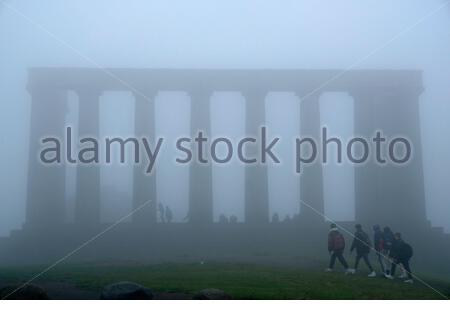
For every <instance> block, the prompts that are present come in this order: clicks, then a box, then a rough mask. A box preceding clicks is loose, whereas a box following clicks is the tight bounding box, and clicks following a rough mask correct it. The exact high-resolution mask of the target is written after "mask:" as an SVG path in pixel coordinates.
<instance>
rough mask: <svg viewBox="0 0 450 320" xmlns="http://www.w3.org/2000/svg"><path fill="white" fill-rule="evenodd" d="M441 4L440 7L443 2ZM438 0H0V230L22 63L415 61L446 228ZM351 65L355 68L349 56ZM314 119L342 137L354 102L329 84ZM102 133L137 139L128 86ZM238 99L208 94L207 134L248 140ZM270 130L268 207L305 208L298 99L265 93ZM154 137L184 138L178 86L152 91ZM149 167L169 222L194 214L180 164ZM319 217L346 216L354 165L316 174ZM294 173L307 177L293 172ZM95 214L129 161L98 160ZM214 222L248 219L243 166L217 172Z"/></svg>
mask: <svg viewBox="0 0 450 320" xmlns="http://www.w3.org/2000/svg"><path fill="white" fill-rule="evenodd" d="M447 3H448V2H447ZM444 4H445V1H441V0H427V1H418V0H417V1H416V0H398V1H387V0H386V1H380V0H377V1H375V0H370V1H358V0H353V1H350V0H347V1H332V0H329V1H286V0H266V1H242V0H228V1H222V2H216V1H206V0H204V1H198V0H191V1H183V0H179V1H172V0H168V1H144V0H139V1H138V0H134V1H127V2H125V1H111V0H108V1H106V0H98V1H86V0H77V1H75V0H67V1H57V0H41V1H25V0H17V1H14V0H6V1H1V5H0V108H1V117H0V145H1V150H2V151H1V158H0V208H1V210H0V212H1V215H0V235H3V236H4V235H8V234H9V232H10V231H11V230H13V229H17V228H20V227H21V225H22V223H23V222H24V217H25V206H26V203H25V201H26V183H27V182H26V177H27V163H28V139H29V125H30V121H29V117H30V97H29V95H28V93H27V90H26V84H27V69H28V68H30V67H91V68H99V67H111V68H121V67H129V68H201V69H208V68H214V69H236V68H240V69H346V68H348V67H352V68H354V69H417V70H423V71H424V73H423V77H424V79H423V80H424V87H425V91H424V93H423V94H422V96H421V100H420V104H421V126H422V138H423V159H424V166H425V187H426V208H427V215H428V218H429V219H430V221H431V222H432V224H433V225H434V226H440V227H444V228H445V229H446V230H447V231H450V196H449V194H448V192H449V190H450V170H449V169H448V165H449V163H450V144H449V136H450V126H448V123H449V120H450V5H447V6H443V5H444ZM355 63H356V64H355ZM320 102H321V122H322V124H324V125H326V126H328V127H329V128H330V132H332V133H334V134H336V135H339V136H342V137H350V136H351V135H352V132H353V118H352V117H353V99H352V98H351V97H350V96H349V95H348V94H347V93H346V92H328V93H326V94H324V95H322V97H321V99H320ZM77 103H78V102H77V97H76V96H75V95H71V96H70V99H69V113H68V115H67V121H68V123H69V124H70V123H72V124H73V125H74V127H76V123H77V115H76V106H77ZM100 104H101V121H100V133H101V135H105V136H106V135H120V136H130V135H133V126H134V124H133V121H134V120H133V119H134V111H133V106H134V101H133V96H132V94H131V93H130V92H114V93H112V92H111V93H105V94H103V95H102V97H101V100H100ZM244 104H245V101H244V98H243V97H242V95H241V94H239V93H238V92H216V93H215V94H214V95H213V97H212V99H211V110H212V135H213V136H227V137H230V138H231V139H234V140H236V139H238V138H240V137H242V136H243V135H244V125H245V119H244ZM266 108H267V127H268V128H269V131H270V132H269V134H270V135H271V136H280V137H282V138H284V139H283V140H282V142H281V144H280V145H279V146H278V147H277V150H278V152H279V153H280V155H281V156H282V157H283V155H284V157H283V162H282V163H281V164H280V165H275V166H272V167H271V168H270V169H269V186H270V187H269V191H270V199H269V200H270V201H269V202H270V212H271V214H272V213H275V212H277V213H278V214H279V215H280V217H281V219H284V217H285V216H286V215H290V216H292V215H293V214H296V213H298V212H299V210H300V203H299V201H298V195H299V189H298V188H299V187H304V186H299V184H298V181H299V176H298V175H296V174H294V169H293V168H294V163H293V161H292V160H293V159H292V157H291V156H290V154H291V153H292V139H291V138H292V137H293V136H296V135H298V134H299V121H298V119H299V117H300V116H299V110H298V97H297V96H295V95H294V94H292V93H289V92H271V93H270V94H269V95H268V97H267V99H266ZM156 118H157V122H156V132H157V135H158V136H163V137H165V138H166V139H167V140H168V141H171V140H174V139H176V138H177V137H179V136H182V135H188V134H189V133H190V127H189V98H188V96H187V95H186V94H185V93H184V92H160V93H159V94H158V96H157V97H156ZM161 152H162V154H161V156H160V158H159V160H158V163H157V167H156V169H155V170H156V174H157V185H158V201H159V202H161V203H162V204H163V205H168V206H170V207H171V209H172V210H173V213H174V220H176V221H183V219H184V218H185V217H186V214H187V210H188V201H189V197H188V194H189V193H188V186H189V183H188V178H189V173H188V167H187V166H180V165H176V164H175V163H174V161H173V159H174V151H173V150H172V149H170V148H166V149H163V150H162V151H161ZM75 176H76V172H75V168H73V167H72V168H71V167H69V168H68V169H67V177H68V179H67V190H68V196H67V198H68V199H67V200H68V201H67V206H68V210H67V212H68V217H67V219H68V221H70V219H73V213H74V196H75V180H74V179H75ZM324 177H325V185H324V190H325V213H326V215H328V216H329V217H331V218H333V219H336V220H345V221H349V220H352V219H354V210H355V208H354V182H353V181H354V171H353V169H352V167H351V166H350V165H349V164H344V165H336V164H329V165H326V166H325V169H324ZM300 179H301V178H300ZM101 181H102V194H101V197H102V202H101V203H102V204H101V206H102V208H101V219H102V220H103V221H115V220H117V219H119V218H120V217H121V216H124V215H126V214H127V213H128V212H129V211H130V210H131V209H132V204H131V197H132V195H131V192H132V190H131V188H132V167H131V166H127V165H119V164H112V165H108V166H104V167H102V169H101ZM213 185H214V217H215V219H217V218H218V216H219V215H220V214H226V215H232V214H233V215H236V216H237V217H238V220H240V221H242V220H243V217H244V216H243V214H244V213H243V211H244V195H243V194H244V167H243V166H242V165H241V164H239V163H237V162H232V163H231V164H227V165H217V166H214V168H213Z"/></svg>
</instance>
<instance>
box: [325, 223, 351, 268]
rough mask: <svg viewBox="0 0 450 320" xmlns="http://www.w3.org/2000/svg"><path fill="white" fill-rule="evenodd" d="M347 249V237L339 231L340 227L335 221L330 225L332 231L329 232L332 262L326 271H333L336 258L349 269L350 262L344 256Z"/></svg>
mask: <svg viewBox="0 0 450 320" xmlns="http://www.w3.org/2000/svg"><path fill="white" fill-rule="evenodd" d="M344 249H345V239H344V236H343V235H342V233H340V232H339V230H338V228H337V227H336V225H335V224H334V223H332V224H331V225H330V231H329V232H328V252H329V253H330V264H329V266H328V268H327V269H325V271H326V272H331V271H333V268H334V263H335V262H336V259H338V260H339V262H340V263H341V264H342V265H343V266H344V268H345V269H346V271H348V270H349V269H348V264H347V261H345V258H344V256H343V253H344Z"/></svg>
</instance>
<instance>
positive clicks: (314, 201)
mask: <svg viewBox="0 0 450 320" xmlns="http://www.w3.org/2000/svg"><path fill="white" fill-rule="evenodd" d="M319 98H320V94H319V93H315V94H312V95H309V96H307V97H306V98H305V99H303V100H301V103H300V136H301V137H302V138H306V137H309V138H313V139H314V141H315V142H316V145H317V159H316V161H315V162H313V163H311V164H310V165H308V166H304V168H303V169H302V173H301V175H300V184H301V187H300V212H301V215H302V218H303V220H304V221H305V223H306V224H307V225H311V226H313V225H314V226H315V225H318V224H319V223H320V222H323V221H324V217H323V215H324V214H325V212H324V195H323V173H322V162H321V157H320V154H321V148H320V141H321V126H320V102H319Z"/></svg>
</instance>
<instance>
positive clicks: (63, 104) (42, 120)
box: [25, 86, 67, 230]
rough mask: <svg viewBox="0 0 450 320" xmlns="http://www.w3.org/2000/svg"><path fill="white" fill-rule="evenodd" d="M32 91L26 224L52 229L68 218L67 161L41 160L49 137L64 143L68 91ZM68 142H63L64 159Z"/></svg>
mask: <svg viewBox="0 0 450 320" xmlns="http://www.w3.org/2000/svg"><path fill="white" fill-rule="evenodd" d="M29 92H30V94H31V118H30V141H29V162H28V184H27V209H26V222H25V226H26V227H31V228H36V227H37V228H44V229H46V230H47V229H49V228H52V227H55V226H57V225H59V224H61V223H62V222H63V221H64V218H65V210H66V208H65V179H66V171H65V166H64V164H63V163H60V164H43V163H42V162H41V161H40V152H41V150H42V147H50V146H54V145H47V144H41V139H42V138H45V137H55V138H58V139H59V140H60V141H61V143H64V142H63V141H64V129H65V128H64V127H65V120H66V119H65V117H66V113H67V92H65V91H60V90H58V89H56V88H47V87H32V86H30V87H29ZM63 147H64V145H63V144H62V145H61V153H62V158H61V159H60V160H61V161H63V160H64V159H63V156H64V149H63Z"/></svg>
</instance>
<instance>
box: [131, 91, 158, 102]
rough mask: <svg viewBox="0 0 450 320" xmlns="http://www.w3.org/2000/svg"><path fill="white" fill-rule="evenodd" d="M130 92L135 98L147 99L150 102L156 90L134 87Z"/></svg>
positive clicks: (156, 92) (155, 94)
mask: <svg viewBox="0 0 450 320" xmlns="http://www.w3.org/2000/svg"><path fill="white" fill-rule="evenodd" d="M131 93H132V94H133V96H134V98H135V100H147V101H149V102H150V101H151V100H153V99H155V97H156V96H157V94H158V90H157V89H153V88H136V89H133V90H131Z"/></svg>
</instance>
